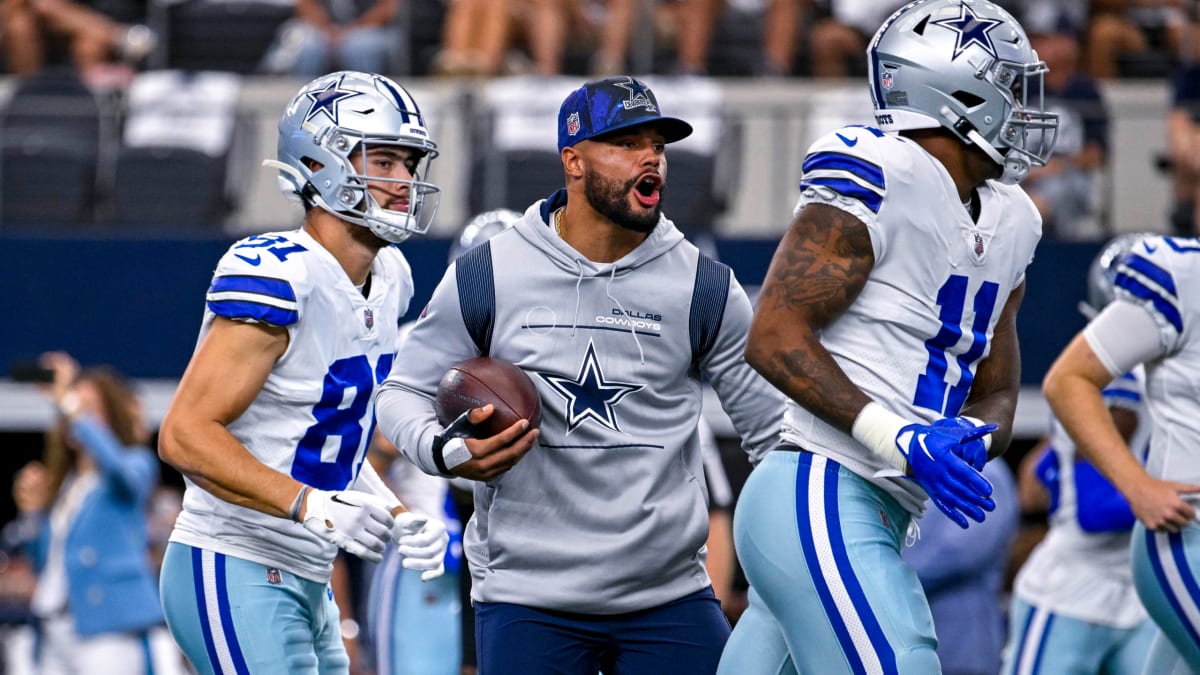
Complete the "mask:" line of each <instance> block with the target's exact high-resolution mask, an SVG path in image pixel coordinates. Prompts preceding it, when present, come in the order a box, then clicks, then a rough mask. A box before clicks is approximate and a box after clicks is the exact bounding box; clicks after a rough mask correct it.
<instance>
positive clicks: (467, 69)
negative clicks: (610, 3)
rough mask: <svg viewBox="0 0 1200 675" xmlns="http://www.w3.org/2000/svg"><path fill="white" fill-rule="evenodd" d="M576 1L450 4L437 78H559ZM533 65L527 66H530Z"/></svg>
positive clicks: (435, 66) (468, 0) (463, 0)
mask: <svg viewBox="0 0 1200 675" xmlns="http://www.w3.org/2000/svg"><path fill="white" fill-rule="evenodd" d="M577 2H578V0H451V2H450V7H449V8H448V10H447V12H446V19H445V23H444V24H443V28H442V49H441V51H440V52H438V54H437V56H436V57H435V58H434V63H433V72H434V74H435V75H453V76H492V75H501V74H507V75H513V74H523V73H526V72H533V73H535V74H537V75H557V74H559V73H560V72H561V71H562V63H563V54H564V52H565V50H566V44H567V36H568V34H569V32H570V26H571V23H572V18H573V17H574V16H576V6H575V5H576V3H577ZM530 61H531V63H530Z"/></svg>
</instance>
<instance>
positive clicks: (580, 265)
mask: <svg viewBox="0 0 1200 675" xmlns="http://www.w3.org/2000/svg"><path fill="white" fill-rule="evenodd" d="M575 269H577V270H579V276H578V277H576V279H575V316H573V317H571V337H572V338H574V337H575V329H576V328H577V327H578V326H579V285H580V284H582V283H583V263H582V262H579V259H578V258H576V259H575Z"/></svg>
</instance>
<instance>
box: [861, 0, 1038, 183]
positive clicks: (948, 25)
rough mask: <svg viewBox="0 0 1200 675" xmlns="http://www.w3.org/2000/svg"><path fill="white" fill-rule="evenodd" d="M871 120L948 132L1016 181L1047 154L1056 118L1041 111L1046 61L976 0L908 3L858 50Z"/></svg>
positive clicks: (1005, 18) (895, 127)
mask: <svg viewBox="0 0 1200 675" xmlns="http://www.w3.org/2000/svg"><path fill="white" fill-rule="evenodd" d="M867 61H868V69H869V78H870V84H871V98H872V100H873V101H874V103H875V122H876V124H877V126H879V128H881V129H883V130H884V131H902V130H906V129H934V128H937V127H939V126H941V127H945V128H947V129H949V130H950V131H951V132H953V133H954V134H955V135H956V136H957V137H958V138H959V139H961V140H962V141H964V142H966V143H971V144H974V145H976V146H978V147H979V148H980V149H981V150H983V151H984V152H985V153H987V155H988V156H989V157H991V158H992V159H993V160H994V161H995V162H996V163H997V164H1000V165H1001V166H1002V167H1003V169H1004V170H1003V173H1002V175H1001V177H1000V179H999V180H1000V181H1001V182H1003V183H1008V184H1010V185H1011V184H1016V183H1018V182H1020V181H1021V180H1023V179H1024V178H1025V176H1026V175H1028V174H1029V169H1030V167H1031V166H1044V165H1045V164H1046V162H1047V161H1048V160H1049V159H1050V154H1051V153H1052V152H1053V150H1054V142H1055V140H1056V138H1057V135H1058V116H1057V115H1056V114H1054V113H1051V112H1047V111H1046V109H1045V91H1044V88H1043V84H1042V78H1043V75H1044V74H1045V73H1046V70H1047V69H1046V64H1045V62H1043V61H1041V60H1040V59H1039V58H1038V56H1037V52H1035V51H1034V50H1033V48H1032V47H1031V46H1030V44H1029V37H1028V36H1027V35H1026V34H1025V30H1024V29H1023V28H1021V25H1020V24H1019V23H1017V21H1016V19H1014V18H1013V17H1012V15H1010V14H1009V13H1008V12H1006V11H1005V10H1003V9H1001V8H1000V7H999V6H997V5H996V4H994V3H992V2H988V1H986V0H917V1H916V2H912V3H909V4H908V5H905V6H904V7H902V8H900V9H899V10H897V11H896V12H895V13H894V14H892V16H891V17H890V18H888V20H887V21H885V22H884V23H883V25H882V26H881V27H880V28H879V31H878V32H876V33H875V37H874V38H873V39H872V40H871V42H870V45H869V46H868V47H867Z"/></svg>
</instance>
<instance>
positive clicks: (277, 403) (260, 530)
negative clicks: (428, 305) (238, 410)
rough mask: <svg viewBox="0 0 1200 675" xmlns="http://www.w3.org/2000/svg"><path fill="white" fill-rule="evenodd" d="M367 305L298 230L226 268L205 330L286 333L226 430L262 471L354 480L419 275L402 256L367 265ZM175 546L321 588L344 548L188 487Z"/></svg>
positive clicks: (222, 265) (251, 245) (250, 247)
mask: <svg viewBox="0 0 1200 675" xmlns="http://www.w3.org/2000/svg"><path fill="white" fill-rule="evenodd" d="M370 279H371V281H370V290H369V293H370V297H369V298H365V297H363V294H362V292H361V291H360V290H359V289H358V288H356V287H355V286H354V284H353V283H352V282H351V281H350V278H349V277H348V276H347V275H346V272H345V270H344V269H343V268H342V267H341V265H340V264H339V263H338V262H337V260H336V259H334V257H333V255H332V254H331V253H329V251H327V250H326V249H325V248H324V247H322V246H321V245H320V244H319V243H317V242H316V240H314V239H313V238H312V237H311V236H309V235H308V234H307V233H306V232H305V231H303V230H296V231H292V232H277V233H271V234H264V235H259V236H253V237H248V238H246V239H243V240H241V241H239V242H237V243H235V244H234V245H233V246H232V247H231V248H230V249H229V251H228V252H226V254H225V255H224V256H223V257H222V258H221V261H220V262H219V263H218V265H217V270H216V272H215V273H214V275H213V280H212V285H211V286H210V287H209V289H208V296H207V309H206V311H205V313H204V323H203V326H202V327H201V330H200V340H201V341H202V340H203V339H204V336H205V334H207V332H208V329H209V327H210V326H211V325H212V321H213V319H214V318H215V317H216V316H224V317H228V318H231V319H234V320H238V321H251V322H263V323H268V324H272V325H276V326H283V327H286V328H287V330H288V336H289V340H290V342H289V344H288V348H287V351H286V352H285V353H284V354H283V356H282V357H280V359H279V361H278V362H276V364H275V367H274V368H273V369H272V371H271V374H270V375H269V376H268V377H267V380H266V382H265V383H264V384H263V388H262V390H261V391H260V392H259V394H258V397H257V398H255V400H254V402H253V403H251V404H250V407H249V408H248V409H247V410H246V412H245V413H244V414H243V415H242V416H241V417H239V418H238V419H237V420H235V421H234V422H233V423H231V424H230V425H229V431H230V433H232V434H233V435H234V437H236V438H237V439H238V440H239V441H240V442H241V443H242V444H243V445H245V446H246V448H247V449H248V450H249V451H250V453H251V454H252V455H254V457H255V458H256V459H258V461H260V462H262V463H263V464H266V465H267V466H269V467H271V468H272V469H275V470H276V471H280V472H282V473H285V474H288V475H290V476H292V477H293V478H295V479H297V480H299V481H300V482H302V483H305V484H307V485H310V486H312V487H314V488H319V489H322V490H342V489H345V488H346V487H347V486H349V485H350V484H351V483H353V482H354V480H355V478H356V477H357V476H358V472H359V468H360V467H361V466H362V462H363V460H364V458H365V456H366V448H367V444H368V442H369V440H370V438H371V434H372V430H373V428H374V419H375V417H374V412H375V390H376V387H377V385H378V384H379V383H380V382H382V381H383V379H384V378H385V377H387V375H388V373H389V372H391V368H392V362H393V359H394V356H395V345H396V334H397V326H398V325H399V321H400V317H401V316H403V315H404V313H405V312H406V311H407V309H408V303H409V301H410V300H411V299H412V293H413V283H412V272H411V270H410V269H409V267H408V263H407V261H405V259H404V256H403V255H402V254H401V253H400V251H399V249H397V248H395V247H391V246H389V247H387V248H385V249H383V250H381V251H380V252H379V255H378V256H377V257H376V259H375V262H374V263H373V265H372V267H371V276H370ZM171 541H177V542H181V543H184V544H188V545H190V546H196V547H200V548H204V549H208V550H213V551H217V552H219V553H225V554H227V555H232V556H236V557H239V558H244V559H247V560H252V561H255V562H260V563H262V564H265V565H269V566H272V567H278V568H280V569H283V570H286V571H290V572H292V573H294V574H297V575H300V576H302V577H305V578H308V579H313V580H316V581H324V580H327V579H328V578H329V575H330V572H331V571H332V569H333V559H334V557H335V556H336V554H337V547H336V546H334V545H333V544H330V543H328V542H326V541H324V540H322V539H320V538H318V537H317V536H316V535H314V534H312V533H310V532H309V531H308V530H306V529H305V528H304V527H303V526H302V525H300V524H298V523H294V522H292V521H290V520H288V519H286V518H277V517H274V516H269V515H267V514H265V513H261V512H259V511H255V510H253V509H248V508H245V507H242V506H237V505H235V504H231V503H229V502H227V501H225V500H223V499H220V498H218V497H215V496H213V495H212V494H210V493H209V492H207V491H205V490H204V489H203V488H201V487H199V486H197V485H196V484H194V483H192V482H191V481H188V482H187V489H186V491H185V493H184V499H183V512H182V513H181V514H180V516H179V519H178V520H177V521H176V524H175V530H174V532H173V533H172V534H171Z"/></svg>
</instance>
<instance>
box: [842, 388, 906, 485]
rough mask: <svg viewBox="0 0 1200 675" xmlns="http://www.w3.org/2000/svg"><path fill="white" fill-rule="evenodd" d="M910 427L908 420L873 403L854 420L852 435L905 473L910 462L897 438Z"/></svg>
mask: <svg viewBox="0 0 1200 675" xmlns="http://www.w3.org/2000/svg"><path fill="white" fill-rule="evenodd" d="M908 425H909V422H908V420H906V419H904V418H903V417H901V416H899V415H897V414H896V413H894V412H891V411H889V410H887V409H886V408H884V407H883V406H881V405H879V404H878V403H876V402H874V401H871V402H870V403H868V404H867V405H865V406H863V409H862V411H861V412H859V413H858V417H855V418H854V425H853V426H852V427H851V428H850V435H851V436H853V437H854V440H856V441H858V442H859V443H862V444H863V445H865V446H866V447H867V449H868V450H870V451H871V452H873V453H875V455H876V456H877V457H879V458H880V459H882V460H883V461H885V462H887V463H888V465H889V466H891V467H892V468H894V469H896V470H897V471H900V472H904V471H907V470H908V460H907V459H905V457H904V455H903V454H902V453H901V452H900V448H898V447H897V446H896V437H897V436H899V435H900V430H901V429H903V428H904V427H906V426H908Z"/></svg>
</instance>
